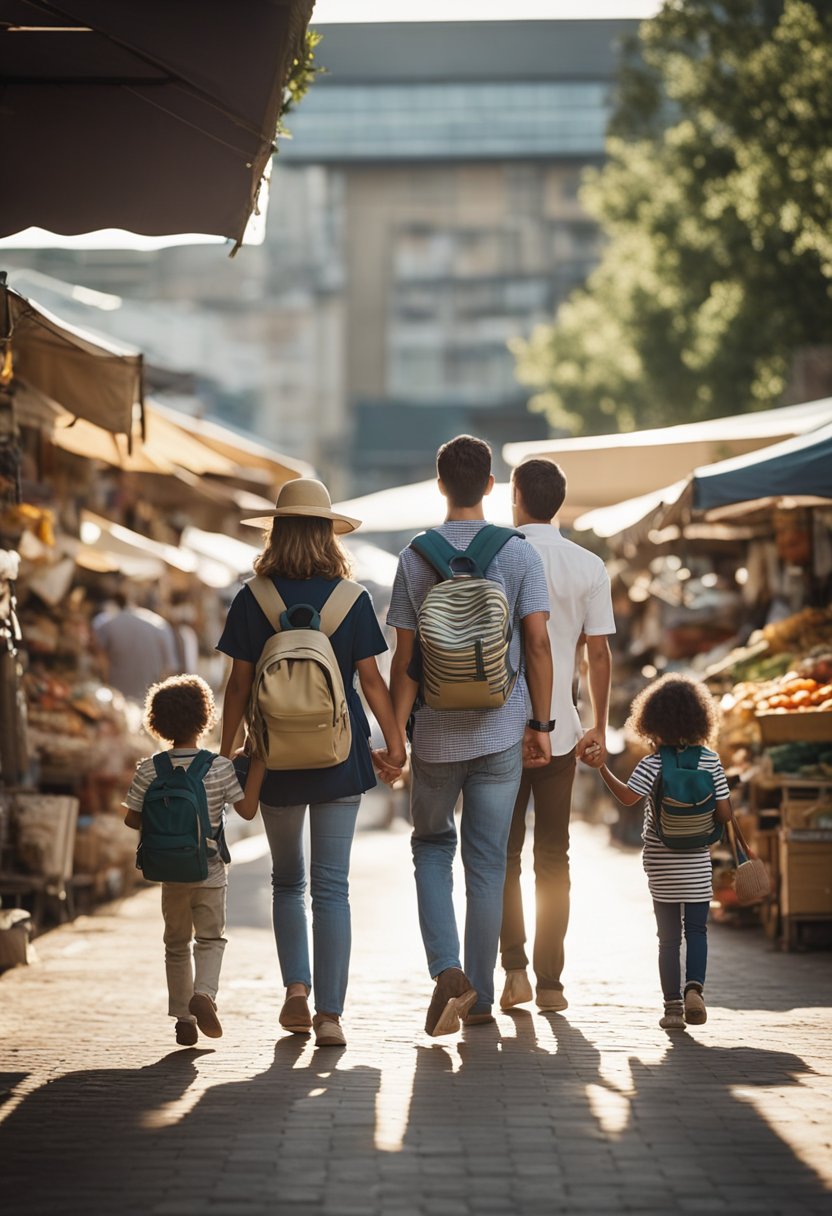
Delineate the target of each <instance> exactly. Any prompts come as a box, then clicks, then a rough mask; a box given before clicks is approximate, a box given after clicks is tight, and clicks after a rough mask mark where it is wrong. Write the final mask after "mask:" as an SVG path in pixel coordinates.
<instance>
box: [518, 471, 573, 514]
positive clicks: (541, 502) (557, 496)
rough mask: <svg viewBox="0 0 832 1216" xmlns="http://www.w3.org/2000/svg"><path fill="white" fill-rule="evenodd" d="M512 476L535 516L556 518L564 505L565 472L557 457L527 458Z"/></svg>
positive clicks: (528, 510) (525, 505) (524, 501)
mask: <svg viewBox="0 0 832 1216" xmlns="http://www.w3.org/2000/svg"><path fill="white" fill-rule="evenodd" d="M511 480H512V484H513V485H514V487H515V489H517V490H519V491H520V493H521V494H522V496H523V506H524V507H525V508H526V511H527V512H528V514H529V515H531V516H532V517H533V518H534V519H554V517H555V516H556V515H557V513H558V511H559V510H560V509H561V507H562V506H563V500H564V498H566V475H565V474H564V471H563V469H562V468H561V467H560V465H559V464H555V462H554V460H525V461H524V462H523V464H519V465H518V466H517V468H516V469H515V470H514V471H513V473H512V474H511Z"/></svg>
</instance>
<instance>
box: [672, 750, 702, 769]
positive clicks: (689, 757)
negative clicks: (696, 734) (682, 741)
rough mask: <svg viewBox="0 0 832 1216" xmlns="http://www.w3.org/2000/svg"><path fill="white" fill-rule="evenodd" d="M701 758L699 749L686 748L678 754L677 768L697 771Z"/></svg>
mask: <svg viewBox="0 0 832 1216" xmlns="http://www.w3.org/2000/svg"><path fill="white" fill-rule="evenodd" d="M701 758H702V748H701V747H686V748H685V750H684V751H683V752H679V753H678V762H679V768H689V769H697V768H699V761H700V760H701Z"/></svg>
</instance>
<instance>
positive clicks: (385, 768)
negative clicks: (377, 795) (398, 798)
mask: <svg viewBox="0 0 832 1216" xmlns="http://www.w3.org/2000/svg"><path fill="white" fill-rule="evenodd" d="M370 755H371V756H372V758H373V766H374V767H375V770H376V772H377V773H378V775H379V778H380V780H381V781H383V782H384V784H385V785H393V784H394V783H395V782H396V781H398V780H399V778H400V777H401V775H402V769H403V768H404V766H405V764H406V763H407V750H406V748H405V745H404V743H401V744H399V745H397V746H396V747H381V748H371V749H370Z"/></svg>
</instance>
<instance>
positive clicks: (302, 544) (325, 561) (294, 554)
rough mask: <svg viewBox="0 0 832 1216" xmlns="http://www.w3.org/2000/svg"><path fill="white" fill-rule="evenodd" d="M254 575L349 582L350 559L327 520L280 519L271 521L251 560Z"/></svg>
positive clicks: (300, 517) (296, 516)
mask: <svg viewBox="0 0 832 1216" xmlns="http://www.w3.org/2000/svg"><path fill="white" fill-rule="evenodd" d="M254 570H255V573H256V574H262V575H265V576H266V577H269V576H270V575H273V574H276V575H278V577H280V578H315V577H318V578H349V577H350V575H351V574H352V566H351V564H350V559H349V557H348V556H347V554H346V553H345V551H344V549H343V548H342V547H341V544H340V542H339V541H338V538H337V536H336V535H335V529H334V527H333V524H332V520H331V519H321V518H319V517H318V516H306V515H284V516H281V517H280V518H279V519H275V520H274V522H273V524H272V527H271V531H270V532H267V533H266V535H265V538H264V545H263V552H262V553H261V554H260V555H259V557H257V558H256V559H255V562H254Z"/></svg>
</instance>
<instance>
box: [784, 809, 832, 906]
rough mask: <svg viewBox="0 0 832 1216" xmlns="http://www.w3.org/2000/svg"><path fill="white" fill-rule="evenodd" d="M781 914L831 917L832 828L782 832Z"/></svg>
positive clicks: (786, 830) (785, 830)
mask: <svg viewBox="0 0 832 1216" xmlns="http://www.w3.org/2000/svg"><path fill="white" fill-rule="evenodd" d="M779 869H780V914H781V916H782V917H784V918H787V917H803V916H807V917H813V918H814V917H816V918H819V919H826V918H828V919H830V920H832V830H831V829H817V830H815V831H802V830H799V829H784V830H781V832H780V859H779Z"/></svg>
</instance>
